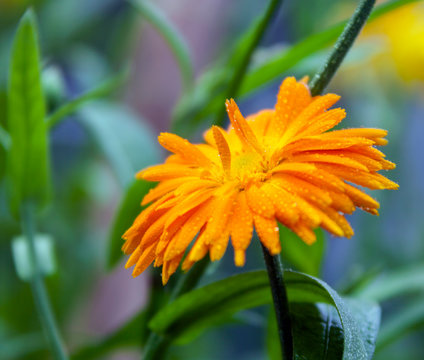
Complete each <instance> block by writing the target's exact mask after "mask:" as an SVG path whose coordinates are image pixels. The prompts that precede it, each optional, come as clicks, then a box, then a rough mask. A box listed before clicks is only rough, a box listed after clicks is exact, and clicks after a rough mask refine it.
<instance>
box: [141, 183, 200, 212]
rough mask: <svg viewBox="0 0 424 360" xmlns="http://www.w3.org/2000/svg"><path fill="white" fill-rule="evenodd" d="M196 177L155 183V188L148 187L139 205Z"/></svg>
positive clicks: (157, 197)
mask: <svg viewBox="0 0 424 360" xmlns="http://www.w3.org/2000/svg"><path fill="white" fill-rule="evenodd" d="M194 179H197V178H176V179H172V180H166V181H163V182H161V183H159V184H158V185H156V187H155V188H153V189H150V190H149V192H148V193H147V194H146V196H145V197H144V199H143V201H142V203H141V205H143V206H144V205H147V204H148V203H150V202H152V201H154V200H156V199H159V198H160V197H162V196H164V195H166V194H168V193H170V192H171V191H173V190H175V189H176V188H177V187H178V186H180V185H181V184H184V183H186V182H187V181H190V180H194Z"/></svg>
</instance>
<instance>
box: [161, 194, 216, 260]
mask: <svg viewBox="0 0 424 360" xmlns="http://www.w3.org/2000/svg"><path fill="white" fill-rule="evenodd" d="M212 211H213V209H212V207H211V201H209V202H207V203H205V204H203V205H202V206H201V207H200V208H198V209H197V211H195V212H194V213H193V215H192V216H191V217H190V218H189V219H188V220H187V221H186V222H185V223H184V225H183V226H182V227H181V229H180V230H179V231H178V232H177V234H176V235H175V237H174V238H173V239H172V241H171V244H170V245H169V246H168V248H167V249H166V253H165V261H169V260H171V259H173V258H174V257H175V256H177V255H179V254H181V253H182V252H184V251H185V250H186V248H187V247H188V245H189V244H190V243H191V241H192V240H193V238H194V237H195V236H196V234H197V233H198V232H199V231H200V229H201V228H202V227H203V225H204V224H205V223H206V221H207V220H208V219H209V217H210V215H211V213H212Z"/></svg>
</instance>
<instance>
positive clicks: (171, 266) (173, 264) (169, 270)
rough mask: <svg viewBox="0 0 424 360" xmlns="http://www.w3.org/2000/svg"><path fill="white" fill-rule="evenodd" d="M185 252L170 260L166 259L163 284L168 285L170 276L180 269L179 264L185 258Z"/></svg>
mask: <svg viewBox="0 0 424 360" xmlns="http://www.w3.org/2000/svg"><path fill="white" fill-rule="evenodd" d="M183 255H184V253H182V254H181V255H179V256H177V257H175V258H173V259H172V260H170V261H165V262H164V263H163V266H162V284H163V285H166V283H167V282H168V280H169V277H170V276H171V275H172V274H173V273H174V272H175V271H176V270H177V269H178V265H179V264H180V262H181V259H182V258H183Z"/></svg>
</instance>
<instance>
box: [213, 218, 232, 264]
mask: <svg viewBox="0 0 424 360" xmlns="http://www.w3.org/2000/svg"><path fill="white" fill-rule="evenodd" d="M229 238H230V229H229V227H228V226H227V227H226V228H225V229H224V231H223V232H222V234H221V235H220V236H219V237H218V238H217V239H216V240H215V241H214V242H213V243H212V244H211V247H210V250H209V255H210V258H211V261H217V260H220V259H221V258H222V256H223V255H224V254H225V250H227V246H228V241H229Z"/></svg>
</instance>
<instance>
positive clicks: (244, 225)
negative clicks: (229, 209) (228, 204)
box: [230, 191, 253, 266]
mask: <svg viewBox="0 0 424 360" xmlns="http://www.w3.org/2000/svg"><path fill="white" fill-rule="evenodd" d="M230 227H231V243H232V245H233V248H234V252H235V259H234V261H235V264H236V265H237V266H243V265H244V252H245V250H246V249H247V247H248V246H249V244H250V241H251V239H252V232H253V216H252V213H251V211H250V209H249V206H248V205H247V200H246V193H245V192H244V191H241V192H240V193H239V194H238V196H237V199H236V202H235V205H234V211H233V216H232V217H231V220H230ZM242 254H243V256H242Z"/></svg>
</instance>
